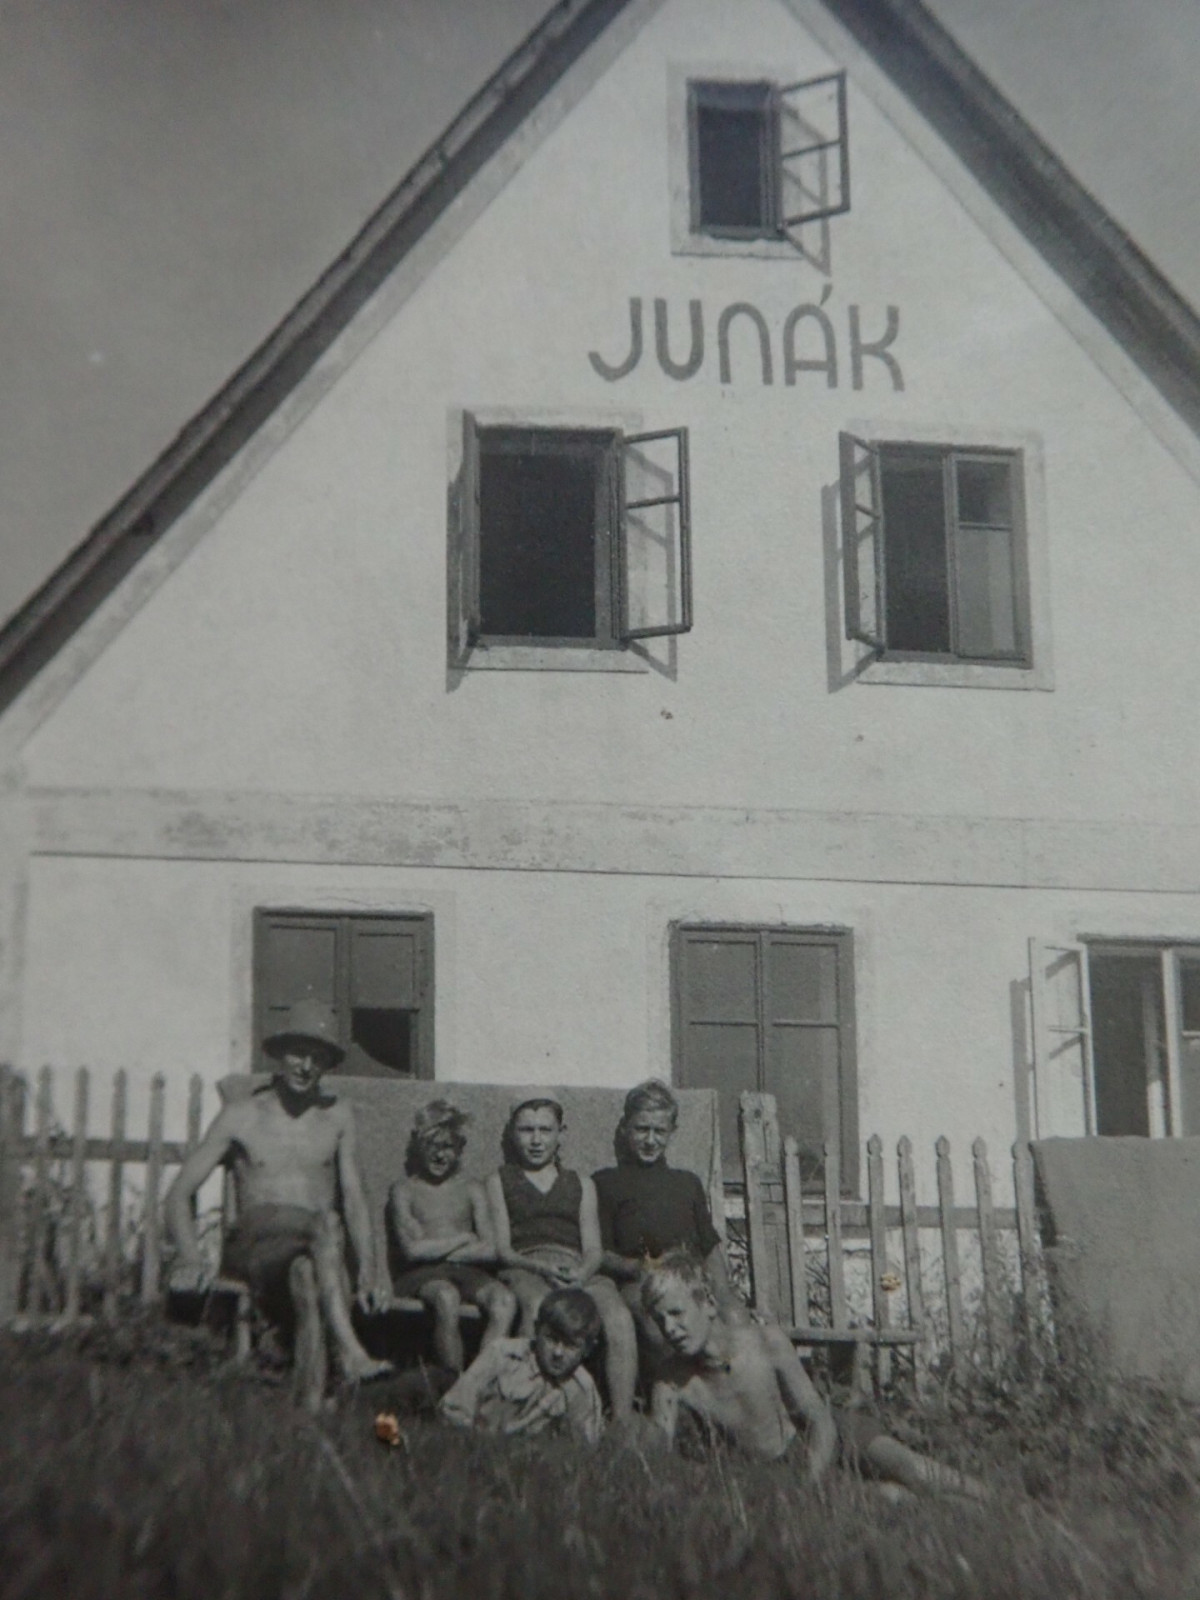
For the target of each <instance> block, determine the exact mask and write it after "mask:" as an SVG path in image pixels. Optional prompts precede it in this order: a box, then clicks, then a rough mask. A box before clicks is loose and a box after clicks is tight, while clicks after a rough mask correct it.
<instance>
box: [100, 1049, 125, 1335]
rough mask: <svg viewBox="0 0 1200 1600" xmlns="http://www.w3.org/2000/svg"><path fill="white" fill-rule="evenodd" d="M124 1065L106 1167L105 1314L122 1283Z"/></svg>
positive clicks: (113, 1309) (117, 1080)
mask: <svg viewBox="0 0 1200 1600" xmlns="http://www.w3.org/2000/svg"><path fill="white" fill-rule="evenodd" d="M125 1082H126V1079H125V1068H124V1067H122V1068H121V1069H120V1070H119V1071H118V1072H117V1074H116V1076H115V1077H114V1078H113V1098H112V1142H113V1153H112V1160H111V1163H110V1165H109V1169H108V1217H107V1226H106V1230H105V1237H104V1315H105V1316H106V1317H109V1318H112V1317H115V1316H116V1314H117V1298H118V1293H119V1290H120V1284H121V1202H122V1200H123V1198H124V1194H125Z"/></svg>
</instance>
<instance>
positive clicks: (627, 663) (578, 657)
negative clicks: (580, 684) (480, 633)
mask: <svg viewBox="0 0 1200 1600" xmlns="http://www.w3.org/2000/svg"><path fill="white" fill-rule="evenodd" d="M461 670H462V671H464V672H649V670H650V666H649V663H648V662H647V661H646V659H645V657H644V656H640V655H638V654H636V653H635V652H634V651H632V650H595V649H589V648H588V647H587V646H586V645H581V646H579V647H578V648H575V647H573V646H562V645H553V646H547V645H543V646H538V645H524V644H493V645H485V644H477V645H475V646H474V648H473V649H472V651H471V654H470V655H469V656H468V657H467V659H466V661H464V662H463V663H462V668H461Z"/></svg>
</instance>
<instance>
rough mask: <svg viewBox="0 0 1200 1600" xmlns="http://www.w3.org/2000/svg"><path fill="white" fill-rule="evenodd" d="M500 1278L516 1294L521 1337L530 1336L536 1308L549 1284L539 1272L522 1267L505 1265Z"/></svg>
mask: <svg viewBox="0 0 1200 1600" xmlns="http://www.w3.org/2000/svg"><path fill="white" fill-rule="evenodd" d="M501 1278H502V1279H503V1281H504V1283H505V1284H507V1285H508V1287H509V1288H510V1289H511V1290H512V1291H513V1293H514V1294H515V1295H516V1297H517V1304H518V1305H519V1306H520V1308H521V1322H520V1328H521V1337H522V1338H523V1339H526V1338H532V1337H533V1325H534V1323H535V1322H536V1321H537V1314H538V1308H539V1306H540V1305H541V1303H542V1301H543V1300H544V1299H545V1298H546V1296H547V1295H548V1294H549V1293H550V1285H549V1284H548V1283H547V1282H546V1280H545V1278H543V1277H542V1275H541V1273H540V1272H527V1271H526V1270H525V1268H524V1267H505V1269H504V1271H503V1272H502V1273H501Z"/></svg>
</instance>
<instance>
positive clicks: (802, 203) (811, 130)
mask: <svg viewBox="0 0 1200 1600" xmlns="http://www.w3.org/2000/svg"><path fill="white" fill-rule="evenodd" d="M773 120H774V122H775V127H776V130H777V139H778V145H777V149H778V156H777V170H778V181H777V184H776V192H777V195H778V201H777V204H778V206H779V228H780V231H781V232H784V233H786V232H787V231H788V230H789V229H791V228H799V227H802V226H803V225H804V224H805V223H806V222H820V221H821V220H822V219H824V218H826V217H837V216H840V215H841V214H842V213H843V212H845V211H849V209H850V141H849V133H848V124H847V119H846V74H845V73H844V72H830V73H826V74H825V75H824V76H822V77H819V78H808V79H806V80H805V81H804V82H803V83H790V84H787V85H785V86H784V87H782V88H779V89H776V91H775V95H774V119H773Z"/></svg>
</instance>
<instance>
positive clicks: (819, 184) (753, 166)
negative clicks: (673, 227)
mask: <svg viewBox="0 0 1200 1600" xmlns="http://www.w3.org/2000/svg"><path fill="white" fill-rule="evenodd" d="M687 141H688V188H689V199H690V226H689V231H690V234H691V235H692V236H693V238H699V239H704V238H707V239H710V240H721V239H723V240H727V241H743V242H745V241H755V240H759V241H762V240H775V241H783V242H786V241H787V239H788V237H789V234H790V233H791V232H792V230H794V229H798V228H801V227H803V226H804V224H806V223H810V222H818V221H821V220H822V219H824V218H827V217H833V216H837V215H838V214H839V213H841V212H843V211H848V210H849V208H850V161H849V147H848V141H847V129H846V75H845V73H843V72H835V73H828V74H826V75H824V76H822V77H819V78H810V79H806V80H805V81H804V82H803V83H790V84H783V85H781V84H779V83H777V82H773V81H770V80H767V79H759V80H754V81H730V80H723V79H715V78H691V79H689V80H688V82H687Z"/></svg>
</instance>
